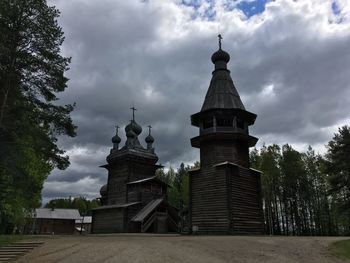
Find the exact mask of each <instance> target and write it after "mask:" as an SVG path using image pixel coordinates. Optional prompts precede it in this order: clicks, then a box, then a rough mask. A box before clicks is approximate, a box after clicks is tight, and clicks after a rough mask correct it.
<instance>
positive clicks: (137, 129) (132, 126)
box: [125, 120, 142, 137]
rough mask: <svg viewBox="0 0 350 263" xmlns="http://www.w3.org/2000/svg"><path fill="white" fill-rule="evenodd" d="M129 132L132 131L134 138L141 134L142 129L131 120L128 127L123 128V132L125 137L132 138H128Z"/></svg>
mask: <svg viewBox="0 0 350 263" xmlns="http://www.w3.org/2000/svg"><path fill="white" fill-rule="evenodd" d="M130 131H132V132H133V133H134V134H135V135H136V136H138V135H139V134H140V133H141V132H142V127H141V126H140V125H139V124H137V123H136V121H134V120H131V121H130V123H129V124H128V125H126V127H125V132H126V136H127V137H132V136H128V133H129V134H130V135H131V133H130Z"/></svg>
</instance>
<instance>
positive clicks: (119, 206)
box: [91, 202, 141, 210]
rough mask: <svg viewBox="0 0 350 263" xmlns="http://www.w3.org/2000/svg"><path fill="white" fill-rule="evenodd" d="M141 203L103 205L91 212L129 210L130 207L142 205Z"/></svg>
mask: <svg viewBox="0 0 350 263" xmlns="http://www.w3.org/2000/svg"><path fill="white" fill-rule="evenodd" d="M140 203H141V202H132V203H124V204H115V205H103V206H100V207H96V208H92V209H91V210H105V209H115V208H127V207H129V206H133V205H137V204H140Z"/></svg>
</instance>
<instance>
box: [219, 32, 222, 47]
mask: <svg viewBox="0 0 350 263" xmlns="http://www.w3.org/2000/svg"><path fill="white" fill-rule="evenodd" d="M218 38H219V49H221V40H222V36H221V34H219V35H218Z"/></svg>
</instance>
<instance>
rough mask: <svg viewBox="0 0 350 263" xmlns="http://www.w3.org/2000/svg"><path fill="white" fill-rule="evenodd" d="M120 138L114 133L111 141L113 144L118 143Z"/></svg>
mask: <svg viewBox="0 0 350 263" xmlns="http://www.w3.org/2000/svg"><path fill="white" fill-rule="evenodd" d="M121 140H122V139H120V137H119V136H118V134H116V135H114V136H113V137H112V143H113V144H118V143H120V142H121Z"/></svg>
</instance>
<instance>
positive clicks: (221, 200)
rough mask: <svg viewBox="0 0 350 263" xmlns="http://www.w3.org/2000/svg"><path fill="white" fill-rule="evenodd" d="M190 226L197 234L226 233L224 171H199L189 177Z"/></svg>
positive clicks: (227, 220)
mask: <svg viewBox="0 0 350 263" xmlns="http://www.w3.org/2000/svg"><path fill="white" fill-rule="evenodd" d="M190 185H191V193H190V195H191V196H190V198H191V214H190V218H191V224H192V227H193V226H194V227H198V233H199V234H210V233H226V232H227V230H228V227H229V213H228V209H227V186H226V176H225V172H224V170H221V171H217V170H216V168H215V167H207V168H203V169H201V172H200V173H192V174H191V175H190Z"/></svg>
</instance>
